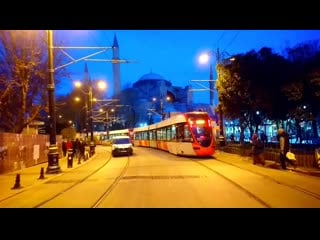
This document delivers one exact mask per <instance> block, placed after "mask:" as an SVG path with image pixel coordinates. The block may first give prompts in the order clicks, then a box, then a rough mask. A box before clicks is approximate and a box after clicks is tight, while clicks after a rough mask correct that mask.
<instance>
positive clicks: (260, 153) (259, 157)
mask: <svg viewBox="0 0 320 240" xmlns="http://www.w3.org/2000/svg"><path fill="white" fill-rule="evenodd" d="M252 157H253V164H257V163H260V164H262V166H264V165H265V160H264V144H263V142H262V141H261V139H260V138H259V137H258V135H257V134H253V136H252Z"/></svg>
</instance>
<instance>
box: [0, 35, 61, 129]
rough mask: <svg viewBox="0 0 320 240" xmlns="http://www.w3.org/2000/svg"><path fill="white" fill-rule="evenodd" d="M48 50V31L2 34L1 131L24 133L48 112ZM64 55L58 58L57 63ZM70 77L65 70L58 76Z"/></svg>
mask: <svg viewBox="0 0 320 240" xmlns="http://www.w3.org/2000/svg"><path fill="white" fill-rule="evenodd" d="M47 61H48V47H47V38H46V32H45V31H30V30H1V31H0V129H1V130H3V131H6V132H14V133H21V132H22V130H23V128H24V127H26V126H27V125H28V124H30V123H31V122H32V121H33V120H35V119H36V118H37V117H39V113H40V112H41V111H43V110H44V111H46V110H47V105H48V97H47V84H48V76H49V75H48V62H47ZM58 62H61V56H60V55H57V56H55V64H57V63H58ZM58 76H60V77H61V76H67V75H66V71H65V69H61V70H59V71H57V72H56V73H55V77H56V84H58V83H59V81H58V80H57V79H59V78H58Z"/></svg>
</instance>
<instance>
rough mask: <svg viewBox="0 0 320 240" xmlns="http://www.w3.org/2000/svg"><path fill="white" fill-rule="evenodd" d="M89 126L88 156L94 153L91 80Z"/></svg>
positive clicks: (90, 89) (90, 84) (90, 88)
mask: <svg viewBox="0 0 320 240" xmlns="http://www.w3.org/2000/svg"><path fill="white" fill-rule="evenodd" d="M88 97H89V126H90V145H89V146H90V157H91V156H93V155H94V154H95V147H96V145H95V142H94V139H93V109H92V108H93V97H92V82H91V81H90V82H89V96H88Z"/></svg>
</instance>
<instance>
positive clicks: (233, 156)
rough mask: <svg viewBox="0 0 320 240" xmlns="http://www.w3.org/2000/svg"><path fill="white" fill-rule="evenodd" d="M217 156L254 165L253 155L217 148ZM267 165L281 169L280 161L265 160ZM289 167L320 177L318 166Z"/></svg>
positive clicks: (228, 160)
mask: <svg viewBox="0 0 320 240" xmlns="http://www.w3.org/2000/svg"><path fill="white" fill-rule="evenodd" d="M215 156H216V157H217V159H218V160H220V161H222V162H227V163H231V164H234V163H236V162H241V163H244V162H245V163H248V164H252V165H253V163H252V158H251V157H243V156H240V155H238V154H233V153H227V152H223V151H220V150H217V152H216V154H215ZM265 167H266V168H272V169H279V170H280V169H281V167H280V163H277V162H275V161H271V160H268V159H266V160H265ZM287 169H288V170H289V171H293V172H297V173H301V174H306V175H311V176H316V177H320V169H316V168H307V167H302V166H297V167H296V168H294V167H292V166H288V167H287Z"/></svg>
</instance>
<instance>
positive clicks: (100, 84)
mask: <svg viewBox="0 0 320 240" xmlns="http://www.w3.org/2000/svg"><path fill="white" fill-rule="evenodd" d="M74 85H75V86H76V87H77V88H80V87H81V86H82V83H81V82H80V81H76V82H74ZM97 86H98V88H99V89H101V90H104V89H106V87H107V84H106V83H105V82H104V81H99V82H98V83H97ZM88 87H89V89H88V92H85V91H83V90H82V89H81V88H80V89H81V90H82V92H83V93H84V94H86V95H88V98H89V106H88V108H89V109H88V111H89V113H90V116H89V126H90V157H91V156H93V155H94V154H95V142H94V138H93V102H94V101H95V99H94V98H93V95H92V81H89V86H88Z"/></svg>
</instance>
